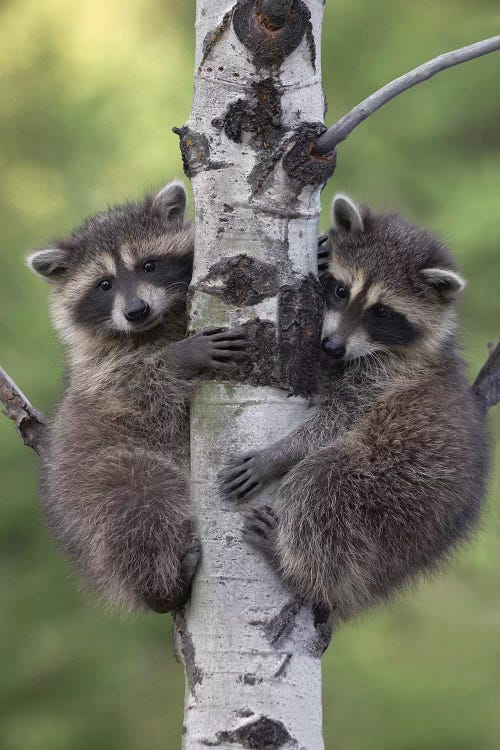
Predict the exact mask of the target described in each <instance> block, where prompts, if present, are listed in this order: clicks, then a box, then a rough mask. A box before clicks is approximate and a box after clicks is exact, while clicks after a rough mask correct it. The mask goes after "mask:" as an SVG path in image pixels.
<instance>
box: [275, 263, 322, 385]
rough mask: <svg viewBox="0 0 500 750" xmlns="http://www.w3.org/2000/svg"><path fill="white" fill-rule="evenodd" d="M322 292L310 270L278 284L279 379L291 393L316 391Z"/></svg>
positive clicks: (319, 351) (319, 352) (319, 353)
mask: <svg viewBox="0 0 500 750" xmlns="http://www.w3.org/2000/svg"><path fill="white" fill-rule="evenodd" d="M322 320H323V294H322V291H321V285H320V283H319V281H318V279H317V278H316V277H315V276H313V275H312V274H310V275H309V276H307V277H306V278H304V279H302V280H301V281H299V282H297V283H296V284H294V285H289V286H285V287H282V288H281V291H280V295H279V301H278V358H279V379H280V381H281V382H282V383H283V384H286V386H285V387H286V388H288V389H289V390H290V392H291V393H292V394H293V395H296V396H298V395H300V396H312V395H313V394H314V393H316V392H317V391H318V386H319V367H318V362H319V360H320V355H321V325H322Z"/></svg>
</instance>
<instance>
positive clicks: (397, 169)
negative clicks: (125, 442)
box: [0, 0, 500, 750]
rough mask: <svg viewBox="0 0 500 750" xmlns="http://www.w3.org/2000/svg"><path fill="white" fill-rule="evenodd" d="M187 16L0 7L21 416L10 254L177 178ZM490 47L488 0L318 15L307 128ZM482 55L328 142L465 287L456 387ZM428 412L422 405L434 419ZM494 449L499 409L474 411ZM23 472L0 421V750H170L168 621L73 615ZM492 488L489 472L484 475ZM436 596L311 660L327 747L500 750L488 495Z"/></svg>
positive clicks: (474, 285)
mask: <svg viewBox="0 0 500 750" xmlns="http://www.w3.org/2000/svg"><path fill="white" fill-rule="evenodd" d="M193 23H194V0H190V1H189V2H178V1H177V2H174V0H86V2H85V3H77V2H67V0H43V2H40V0H0V175H1V176H0V347H1V351H0V362H1V364H2V365H3V367H4V368H5V369H7V370H8V372H9V373H10V374H11V375H12V376H13V377H14V378H15V379H16V380H17V381H18V383H19V384H20V386H21V387H22V388H23V389H24V390H25V392H26V393H27V394H29V396H30V397H31V398H32V400H33V402H34V403H35V404H37V405H38V406H39V407H40V408H43V409H46V410H48V409H49V408H50V406H51V404H52V403H53V402H54V399H55V398H56V395H57V393H58V392H59V389H60V376H61V349H60V347H59V345H58V343H57V342H56V339H55V336H54V334H53V332H52V331H51V328H50V325H49V320H48V313H47V299H46V294H47V290H46V288H45V286H44V285H43V283H42V282H40V281H38V280H37V279H35V278H34V276H32V275H31V274H29V272H28V271H27V270H26V269H25V267H24V265H23V256H24V255H25V253H26V252H27V251H29V250H32V249H36V248H37V247H40V246H42V245H43V244H44V243H45V241H46V240H47V238H49V237H51V236H52V235H60V234H62V233H65V232H67V231H68V230H69V229H70V228H71V227H72V226H73V225H74V224H75V223H78V222H80V220H81V219H82V218H83V217H84V216H85V215H86V214H88V213H92V212H94V211H95V210H96V209H101V208H102V207H103V206H105V205H106V203H108V202H115V201H120V200H121V199H123V198H126V197H130V196H136V195H140V194H141V193H142V191H143V190H144V189H145V188H146V187H148V186H151V185H154V186H156V185H160V184H162V183H163V182H165V181H166V180H167V179H170V178H172V177H174V176H179V175H180V173H181V164H180V158H179V153H178V142H177V138H176V137H175V136H174V135H173V134H172V133H171V130H170V129H171V127H172V125H181V124H182V123H183V122H184V121H185V120H186V119H187V117H188V114H189V110H190V99H191V91H192V83H191V81H192V63H193V46H194V29H193ZM498 33H500V7H499V5H498V0H476V1H475V2H474V3H471V2H470V0H441V2H439V3H435V2H431V1H430V0H422V1H421V2H419V3H416V2H405V3H401V2H398V1H397V0H385V1H384V2H382V1H381V0H358V1H357V2H355V3H353V2H351V1H350V0H331V2H330V3H328V7H327V10H326V18H325V33H324V40H323V71H324V79H325V89H326V92H327V95H328V102H329V105H330V111H329V114H328V116H327V121H328V122H330V123H331V122H333V119H334V118H335V117H336V116H340V115H341V114H343V113H344V112H345V111H346V110H347V109H348V108H350V107H351V106H352V105H354V104H355V103H357V102H358V101H359V100H361V99H362V98H363V97H364V96H366V95H367V94H368V93H370V92H371V91H372V90H374V89H375V88H377V87H379V86H380V85H382V84H383V83H385V82H386V81H388V80H389V79H391V78H393V77H395V76H396V75H399V74H400V73H401V72H404V71H405V70H408V69H410V68H412V67H414V66H415V65H417V64H419V63H421V62H423V61H424V60H426V59H428V58H430V57H433V56H434V55H436V54H438V53H440V52H442V51H445V50H448V49H453V48H455V47H459V46H462V45H465V44H468V43H470V42H472V41H475V40H478V39H482V38H485V37H488V36H492V35H494V34H498ZM499 89H500V53H497V54H496V55H491V56H490V57H487V58H484V59H481V60H478V61H475V62H471V63H467V64H466V65H464V66H462V67H459V68H455V69H453V70H451V71H448V72H446V73H443V74H442V75H440V76H438V77H437V78H435V79H433V80H432V81H431V82H429V83H426V84H424V85H423V86H421V87H419V88H417V89H415V90H413V91H411V92H409V93H406V94H405V95H404V96H402V97H400V98H399V99H398V100H397V101H395V102H393V103H392V104H390V105H388V106H387V107H386V108H385V109H384V110H382V111H381V112H379V113H377V114H376V115H375V116H373V117H372V118H371V119H370V120H369V121H368V122H367V123H365V124H363V125H362V126H361V127H360V128H359V129H358V130H357V131H355V133H354V134H353V135H352V136H351V137H350V139H349V140H348V141H347V142H346V143H344V144H343V145H342V146H341V149H340V152H339V160H338V161H339V166H338V170H337V173H336V176H335V178H334V179H333V180H332V181H331V184H330V185H329V186H328V188H327V189H326V190H325V192H324V193H323V199H324V205H325V206H327V205H328V203H329V199H330V196H331V192H332V190H334V189H341V190H347V191H350V192H351V193H352V194H353V195H354V196H356V197H359V198H360V199H362V200H365V201H367V202H370V203H373V204H374V205H375V206H378V207H386V208H387V207H391V208H396V209H399V210H401V211H403V212H404V213H405V214H407V215H409V216H410V217H413V218H414V219H415V220H417V221H419V222H421V223H423V224H425V225H428V226H430V227H432V228H434V229H435V230H437V231H439V232H440V233H441V234H442V235H444V237H445V238H447V239H448V240H449V242H450V243H451V245H452V247H453V248H454V249H455V251H456V253H457V256H458V258H459V260H460V263H461V265H462V267H463V270H464V271H465V274H466V276H467V278H468V279H469V287H468V289H467V291H466V294H465V296H464V300H463V303H462V307H461V322H462V342H463V345H464V348H465V352H466V355H467V359H468V361H469V363H470V367H471V375H474V374H475V372H476V371H477V369H478V367H479V365H480V364H481V362H482V361H483V359H484V358H485V353H486V342H487V341H489V340H494V339H496V337H497V335H498V333H499V325H498V324H499V321H500V314H499V313H500V295H499V286H498V277H499V271H500V252H499V249H500V239H499V238H500V211H499V205H500V127H499V122H500V100H499V95H498V92H499ZM436 406H437V408H438V407H439V405H436ZM490 420H491V425H492V428H493V430H494V431H496V433H497V435H498V433H499V428H500V409H497V412H496V413H495V414H492V415H490ZM36 473H37V465H36V460H35V457H34V455H32V454H31V452H30V451H28V450H26V449H25V448H23V446H22V445H21V443H20V441H19V440H18V439H17V437H16V435H15V433H14V430H13V428H12V426H11V425H10V424H9V423H8V422H7V420H5V419H2V420H1V421H0V482H1V492H0V609H1V614H0V748H1V750H63V749H64V750H84V749H85V750H88V748H92V749H93V750H101V749H103V750H104V748H121V750H143V749H144V748H148V750H154V749H155V748H158V749H159V748H162V749H163V750H174V748H178V747H179V746H180V729H181V724H182V704H183V678H182V672H181V667H180V666H179V665H178V664H176V663H175V662H174V659H173V656H172V652H171V646H170V640H169V637H170V636H169V633H170V622H169V620H168V619H167V618H161V617H158V616H148V615H140V616H136V617H134V618H132V619H130V620H127V621H124V620H122V619H119V618H117V617H111V616H109V615H106V614H105V613H104V612H102V611H100V610H99V609H97V608H96V607H94V606H92V605H91V604H90V603H89V602H88V601H87V600H86V599H85V598H84V597H83V595H81V594H80V593H78V590H77V587H76V586H75V583H74V581H72V580H71V574H70V572H69V571H68V569H67V567H66V565H65V562H64V561H63V559H62V558H61V557H60V555H59V554H58V552H57V551H56V549H55V548H54V546H53V545H52V543H51V541H50V539H49V538H48V534H47V532H46V531H45V529H44V527H43V525H42V523H41V520H40V514H39V508H38V502H37V499H36V484H37V480H36ZM497 477H498V474H497ZM483 525H484V530H483V531H482V532H481V534H480V537H479V542H478V544H476V545H475V546H474V547H473V548H472V549H470V550H469V551H466V552H465V553H464V554H462V555H461V556H460V558H459V559H458V560H457V561H456V563H455V564H454V565H452V566H451V567H450V568H449V569H448V570H447V572H446V574H445V575H443V576H442V577H441V578H440V579H439V580H437V581H434V582H433V583H429V584H425V585H422V586H420V587H419V588H418V590H417V591H415V592H413V593H410V594H408V595H406V596H405V597H404V598H403V599H401V600H400V601H399V602H398V603H397V604H394V605H393V606H391V607H390V608H388V609H386V610H383V611H380V612H377V613H375V614H372V615H370V617H367V618H366V619H364V620H362V621H358V622H355V623H353V624H350V625H348V626H345V627H344V628H343V630H342V631H341V632H340V633H339V634H338V635H337V637H336V638H335V640H334V642H333V643H332V645H331V647H330V649H329V651H328V652H327V655H326V657H325V660H324V715H325V739H326V746H327V748H342V750H427V749H428V750H435V749H436V748H439V749H440V750H471V748H481V750H494V749H495V750H498V748H500V711H499V707H500V586H499V582H498V581H499V568H500V545H499V540H500V486H499V482H498V478H497V479H492V481H491V490H490V503H489V507H488V510H487V512H486V514H485V516H484V524H483Z"/></svg>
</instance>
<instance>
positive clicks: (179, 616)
mask: <svg viewBox="0 0 500 750" xmlns="http://www.w3.org/2000/svg"><path fill="white" fill-rule="evenodd" d="M174 627H175V629H176V631H177V634H178V636H179V640H180V645H181V652H182V661H183V663H184V669H185V671H186V679H187V683H188V686H189V690H190V691H191V693H192V694H193V695H194V694H195V692H196V686H197V685H201V683H202V682H203V677H204V674H203V670H202V669H200V667H199V666H198V665H197V664H196V652H195V648H194V643H193V639H192V637H191V633H190V631H189V628H188V626H187V622H186V615H185V613H184V610H179V611H178V612H176V614H175V621H174Z"/></svg>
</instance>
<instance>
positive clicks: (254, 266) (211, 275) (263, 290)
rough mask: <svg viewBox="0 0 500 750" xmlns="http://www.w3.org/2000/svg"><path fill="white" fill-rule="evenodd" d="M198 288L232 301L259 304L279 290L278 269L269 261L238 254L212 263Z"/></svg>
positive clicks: (234, 303) (239, 303) (239, 304)
mask: <svg viewBox="0 0 500 750" xmlns="http://www.w3.org/2000/svg"><path fill="white" fill-rule="evenodd" d="M198 288H199V289H200V290H201V291H202V292H205V293H206V294H215V295H217V296H219V297H221V298H222V299H223V300H224V302H225V303H226V304H229V305H237V306H239V307H241V306H248V305H256V304H257V303H258V302H262V300H264V299H266V297H274V296H275V295H276V294H278V291H279V282H278V272H277V270H276V268H275V267H274V266H272V265H270V264H269V263H263V262H262V261H259V260H256V259H255V258H250V257H249V256H248V255H235V256H234V257H232V258H224V259H223V260H221V261H219V262H218V263H215V264H214V265H213V266H210V269H209V271H208V274H207V275H206V276H205V278H204V279H202V280H201V281H200V284H199V286H198Z"/></svg>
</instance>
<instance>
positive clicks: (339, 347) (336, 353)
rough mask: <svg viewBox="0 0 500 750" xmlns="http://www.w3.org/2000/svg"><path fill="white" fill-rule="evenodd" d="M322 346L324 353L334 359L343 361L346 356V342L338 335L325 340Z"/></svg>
mask: <svg viewBox="0 0 500 750" xmlns="http://www.w3.org/2000/svg"><path fill="white" fill-rule="evenodd" d="M321 346H322V348H323V351H324V352H326V353H327V354H328V355H329V356H330V357H333V358H334V359H342V357H344V356H345V350H346V346H345V341H344V339H343V338H342V336H339V335H338V334H336V335H335V336H332V337H331V338H324V339H323V341H322V342H321Z"/></svg>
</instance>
